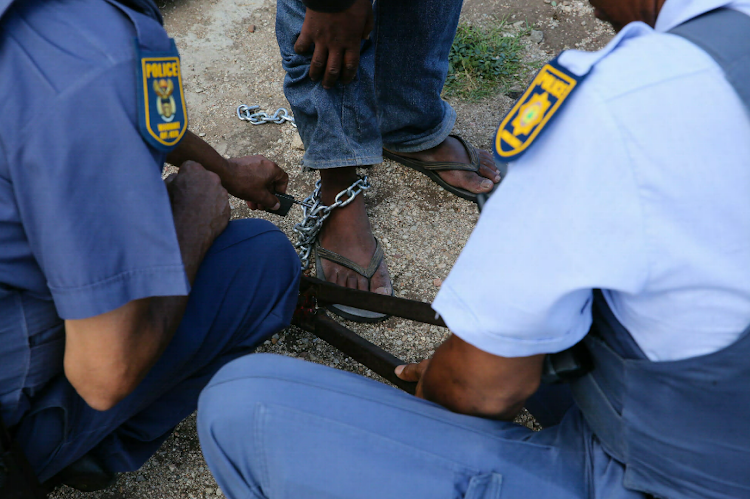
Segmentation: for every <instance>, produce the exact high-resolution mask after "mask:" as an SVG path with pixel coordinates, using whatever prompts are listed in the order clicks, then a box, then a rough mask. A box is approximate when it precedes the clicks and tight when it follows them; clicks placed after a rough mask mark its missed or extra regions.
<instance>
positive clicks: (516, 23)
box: [513, 21, 526, 28]
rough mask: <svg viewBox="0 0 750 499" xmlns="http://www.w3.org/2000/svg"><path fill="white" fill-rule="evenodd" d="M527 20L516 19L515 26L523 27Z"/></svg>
mask: <svg viewBox="0 0 750 499" xmlns="http://www.w3.org/2000/svg"><path fill="white" fill-rule="evenodd" d="M525 22H526V21H516V22H514V23H513V26H514V27H516V28H522V27H523V25H524V23H525Z"/></svg>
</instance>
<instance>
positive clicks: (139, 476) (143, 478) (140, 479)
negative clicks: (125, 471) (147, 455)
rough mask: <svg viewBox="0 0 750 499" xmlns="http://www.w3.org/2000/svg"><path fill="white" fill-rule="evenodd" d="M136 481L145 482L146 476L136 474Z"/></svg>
mask: <svg viewBox="0 0 750 499" xmlns="http://www.w3.org/2000/svg"><path fill="white" fill-rule="evenodd" d="M135 481H136V482H145V481H146V477H144V476H143V475H136V477H135Z"/></svg>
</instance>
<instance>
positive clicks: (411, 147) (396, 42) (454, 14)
mask: <svg viewBox="0 0 750 499" xmlns="http://www.w3.org/2000/svg"><path fill="white" fill-rule="evenodd" d="M461 4H462V0H409V1H403V0H377V1H376V2H375V4H374V9H375V30H374V31H373V33H372V36H371V37H370V39H369V40H365V41H363V42H362V48H361V53H360V65H359V70H358V72H357V76H356V78H355V79H354V81H352V82H351V83H350V84H348V85H342V84H341V83H337V84H336V86H335V87H334V88H331V89H329V90H326V89H324V88H323V86H322V84H321V82H313V81H312V80H310V78H309V77H308V74H307V72H308V68H309V66H310V61H311V58H312V54H308V55H298V54H296V53H295V52H294V43H295V42H296V40H297V37H298V36H299V33H300V31H301V29H302V22H303V21H304V18H305V6H304V4H303V3H302V2H301V1H300V0H278V2H277V14H276V37H277V39H278V42H279V48H280V50H281V57H282V65H283V66H284V70H286V73H287V74H286V79H285V80H284V93H285V95H286V98H287V99H288V100H289V103H290V104H291V106H292V110H293V111H294V117H295V119H296V120H297V125H298V127H299V133H300V136H301V137H302V142H303V143H304V144H305V156H304V159H303V165H304V166H306V167H308V168H316V169H321V168H335V167H342V166H366V165H372V164H377V163H381V162H382V161H383V147H384V146H385V147H386V148H387V149H389V150H392V151H396V152H416V151H422V150H425V149H429V148H431V147H434V146H436V145H438V144H440V143H441V142H443V141H444V140H445V138H446V137H447V136H448V135H449V134H450V131H451V130H452V129H453V124H454V123H455V121H456V112H455V111H454V110H453V108H451V106H450V105H449V104H448V103H447V102H445V101H443V100H442V99H441V98H440V92H441V91H442V89H443V84H444V83H445V77H446V75H447V73H448V53H449V51H450V47H451V44H452V43H453V38H454V37H455V34H456V27H457V26H458V18H459V14H460V13H461Z"/></svg>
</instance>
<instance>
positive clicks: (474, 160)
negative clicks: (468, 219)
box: [383, 135, 481, 203]
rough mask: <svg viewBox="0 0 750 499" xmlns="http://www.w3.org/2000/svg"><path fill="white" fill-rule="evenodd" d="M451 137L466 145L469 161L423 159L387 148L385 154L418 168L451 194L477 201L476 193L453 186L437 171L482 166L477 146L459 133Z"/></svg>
mask: <svg viewBox="0 0 750 499" xmlns="http://www.w3.org/2000/svg"><path fill="white" fill-rule="evenodd" d="M451 137H453V138H455V139H457V140H458V141H459V142H461V145H463V146H464V149H466V152H467V153H468V155H469V163H457V162H454V161H422V160H419V159H415V158H407V157H406V156H401V155H400V154H397V153H395V152H391V151H389V150H387V149H383V156H385V157H386V158H388V159H392V160H393V161H396V162H397V163H401V164H402V165H404V166H407V167H409V168H411V169H413V170H417V171H418V172H420V173H424V174H425V175H427V176H428V177H429V178H430V180H432V181H433V182H435V183H436V184H437V185H439V186H440V187H442V188H443V189H445V190H446V191H448V192H450V193H451V194H455V195H456V196H458V197H461V198H464V199H468V200H469V201H473V202H475V203H476V202H477V195H476V194H475V193H473V192H471V191H467V190H466V189H462V188H460V187H456V186H453V185H451V184H449V183H448V182H446V181H445V180H443V179H442V178H440V175H438V174H437V173H435V172H443V171H449V170H460V171H467V172H475V173H476V172H478V171H479V167H480V166H481V164H480V163H479V153H478V152H477V148H476V147H474V146H473V145H471V144H469V143H468V142H466V141H465V140H464V139H462V138H461V137H459V136H458V135H451Z"/></svg>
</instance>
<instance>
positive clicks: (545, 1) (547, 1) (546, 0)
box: [544, 0, 552, 3]
mask: <svg viewBox="0 0 750 499" xmlns="http://www.w3.org/2000/svg"><path fill="white" fill-rule="evenodd" d="M544 3H552V0H544Z"/></svg>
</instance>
